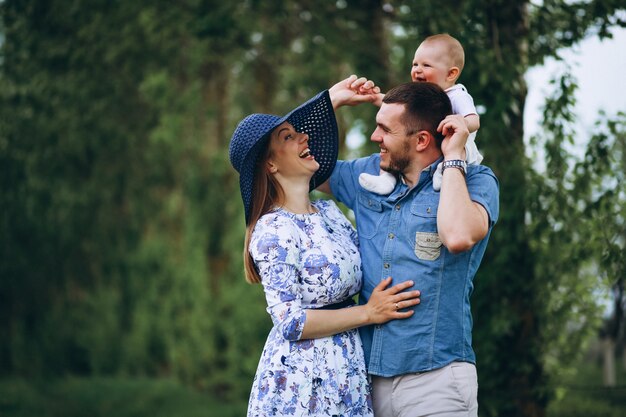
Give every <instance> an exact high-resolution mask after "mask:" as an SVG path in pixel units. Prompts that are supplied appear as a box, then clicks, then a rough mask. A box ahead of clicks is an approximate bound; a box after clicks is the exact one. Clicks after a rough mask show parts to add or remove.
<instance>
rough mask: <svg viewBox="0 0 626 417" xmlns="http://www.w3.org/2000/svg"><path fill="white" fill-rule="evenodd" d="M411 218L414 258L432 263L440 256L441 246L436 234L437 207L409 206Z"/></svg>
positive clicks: (428, 204)
mask: <svg viewBox="0 0 626 417" xmlns="http://www.w3.org/2000/svg"><path fill="white" fill-rule="evenodd" d="M411 215H412V216H411V217H412V220H413V221H414V227H415V228H412V230H415V241H414V245H415V246H414V248H415V250H414V252H415V256H417V257H418V258H419V259H422V260H424V261H434V260H436V259H437V258H439V256H440V255H441V247H442V246H443V244H442V242H441V239H440V238H439V234H438V233H437V206H436V205H435V204H430V203H421V204H414V205H413V206H411Z"/></svg>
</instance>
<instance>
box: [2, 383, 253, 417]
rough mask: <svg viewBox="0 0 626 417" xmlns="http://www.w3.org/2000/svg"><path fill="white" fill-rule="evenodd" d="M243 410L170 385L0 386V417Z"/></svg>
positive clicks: (162, 415)
mask: <svg viewBox="0 0 626 417" xmlns="http://www.w3.org/2000/svg"><path fill="white" fill-rule="evenodd" d="M245 406H246V404H245V402H243V403H242V402H239V403H236V402H231V403H223V402H218V401H216V400H215V399H212V398H210V397H208V396H207V395H206V394H202V393H200V392H197V391H195V390H193V389H191V388H188V387H184V386H183V385H181V384H180V383H179V382H176V381H174V380H171V379H170V380H166V379H165V380H148V379H133V380H126V379H113V378H90V379H84V378H67V379H61V380H56V379H53V380H41V381H38V382H28V381H26V380H22V379H4V380H0V414H1V415H2V416H4V417H85V416H89V417H145V416H153V417H171V416H176V417H211V416H215V417H230V416H232V417H235V416H241V415H242V414H243V413H245Z"/></svg>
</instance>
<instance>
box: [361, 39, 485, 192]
mask: <svg viewBox="0 0 626 417" xmlns="http://www.w3.org/2000/svg"><path fill="white" fill-rule="evenodd" d="M464 64H465V52H464V51H463V46H461V43H460V42H459V41H458V40H456V39H455V38H453V37H452V36H450V35H448V34H440V35H433V36H429V37H428V38H426V39H425V40H424V41H423V42H422V43H421V44H420V45H419V47H418V48H417V50H416V51H415V57H414V58H413V67H412V68H411V79H412V80H413V81H414V82H424V81H427V82H431V83H434V84H437V85H438V86H439V87H441V88H442V89H443V90H444V91H445V92H446V93H447V94H448V97H449V98H450V102H451V103H452V112H453V113H454V114H460V115H462V116H463V117H464V119H465V123H466V125H467V129H468V130H469V132H470V136H469V137H468V138H467V143H466V145H465V159H466V161H467V163H468V164H480V162H481V161H482V160H483V156H482V155H481V154H480V152H479V151H478V148H477V147H476V142H475V137H476V131H477V130H478V128H479V127H480V118H479V117H478V113H477V112H476V107H475V106H474V100H473V99H472V96H470V95H469V93H468V92H467V90H466V89H465V87H464V86H463V85H462V84H456V80H457V79H458V78H459V76H460V75H461V71H463V65H464ZM382 97H384V95H382V94H380V99H379V100H378V101H377V102H376V103H375V104H377V105H379V106H380V105H381V103H382ZM441 181H442V173H441V164H439V166H438V167H437V171H436V173H435V175H434V176H433V188H434V189H435V190H437V191H438V190H440V189H441ZM359 184H361V186H362V187H363V188H365V189H366V190H368V191H371V192H373V193H376V194H381V195H387V194H389V193H391V192H392V191H393V189H394V187H395V185H396V177H395V176H394V175H393V174H391V173H389V172H386V171H383V170H381V172H380V175H379V176H376V175H371V174H366V173H362V174H361V175H360V176H359Z"/></svg>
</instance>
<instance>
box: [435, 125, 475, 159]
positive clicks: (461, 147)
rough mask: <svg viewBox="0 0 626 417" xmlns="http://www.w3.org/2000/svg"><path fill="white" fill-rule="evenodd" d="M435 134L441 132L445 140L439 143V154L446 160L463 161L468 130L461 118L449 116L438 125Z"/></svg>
mask: <svg viewBox="0 0 626 417" xmlns="http://www.w3.org/2000/svg"><path fill="white" fill-rule="evenodd" d="M437 132H441V133H442V134H443V135H444V136H445V138H444V139H443V142H442V143H441V152H442V153H443V156H444V158H445V159H446V160H450V159H463V160H465V143H466V142H467V137H468V136H469V130H467V125H466V124H465V120H463V117H462V116H461V115H458V114H451V115H449V116H446V118H445V119H443V120H442V121H441V123H439V126H438V127H437Z"/></svg>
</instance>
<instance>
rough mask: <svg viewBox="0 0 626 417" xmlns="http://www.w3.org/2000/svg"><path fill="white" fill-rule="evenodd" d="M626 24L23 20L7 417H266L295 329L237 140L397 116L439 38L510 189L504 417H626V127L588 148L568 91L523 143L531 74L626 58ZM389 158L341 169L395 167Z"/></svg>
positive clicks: (11, 120) (531, 10)
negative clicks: (615, 43)
mask: <svg viewBox="0 0 626 417" xmlns="http://www.w3.org/2000/svg"><path fill="white" fill-rule="evenodd" d="M625 12H626V7H625V5H624V3H623V1H617V0H606V1H583V2H577V1H553V0H547V1H542V2H532V3H531V2H529V1H501V0H500V1H497V0H490V1H488V0H471V1H469V0H468V1H451V0H439V1H426V0H422V1H419V0H415V1H383V0H378V1H376V0H371V1H367V0H354V1H352V0H338V1H310V0H299V1H296V0H275V1H260V0H246V1H240V0H229V1H223V0H220V1H217V0H209V1H199V0H179V1H145V0H134V1H120V0H118V1H115V0H91V1H80V0H64V1H61V0H48V1H43V0H40V1H36V0H13V1H11V0H3V1H0V15H1V22H0V51H1V55H0V100H1V101H0V103H1V104H0V105H1V116H2V117H1V118H0V184H1V189H0V416H2V417H14V416H23V417H26V416H28V417H30V416H55V417H56V416H121V417H125V416H148V415H149V416H177V417H185V416H241V415H244V414H245V409H246V402H247V396H248V393H249V389H250V386H251V383H252V378H253V375H254V372H255V369H256V365H257V362H258V359H259V356H260V353H261V350H262V346H263V343H264V341H265V337H266V335H267V332H268V330H269V328H270V326H271V322H270V319H269V317H268V315H267V314H266V313H265V300H264V297H263V292H262V288H261V287H260V286H258V285H257V286H251V285H248V284H246V283H245V282H244V278H243V266H242V260H241V252H242V247H243V236H244V221H243V212H242V204H241V201H240V196H239V188H238V178H237V175H236V172H235V171H234V170H233V169H232V168H231V166H230V163H229V161H228V143H229V139H230V135H231V133H232V131H233V129H234V127H235V125H236V123H237V122H238V121H239V120H240V119H241V118H242V117H243V116H245V115H246V114H249V113H252V112H266V113H274V114H282V113H285V112H286V111H288V110H289V109H291V108H292V107H294V106H296V105H297V104H299V103H300V102H302V101H304V100H305V99H307V98H308V97H310V96H312V95H313V94H315V93H316V92H318V91H320V90H322V89H325V88H328V87H329V86H331V85H332V84H334V83H335V82H336V81H338V80H340V79H343V78H345V77H347V76H348V75H350V74H351V73H356V74H359V75H365V76H367V77H369V78H371V79H373V80H375V81H376V82H377V83H378V84H379V85H380V86H381V87H382V89H383V91H385V90H387V89H388V88H390V87H392V86H393V85H395V84H397V83H399V82H405V81H409V69H410V63H411V60H412V57H413V53H414V51H415V48H416V47H417V45H418V44H419V42H420V40H421V39H423V38H424V37H425V36H427V35H430V34H434V33H440V32H448V33H450V34H452V35H453V36H455V37H457V38H458V39H459V40H460V41H461V43H462V44H463V45H464V47H465V51H466V68H465V70H464V71H463V74H462V76H461V79H460V82H462V83H463V84H465V85H466V86H467V87H468V88H469V91H470V93H471V94H472V95H473V97H474V100H475V102H476V104H477V105H478V106H479V108H480V109H481V129H480V131H479V134H478V145H479V147H480V149H481V150H482V151H483V153H484V155H485V161H484V162H485V164H487V165H489V166H490V167H492V168H493V170H494V171H495V172H496V174H497V176H498V178H499V179H500V185H501V218H500V221H499V223H498V224H497V226H496V229H495V230H494V233H493V235H492V238H491V243H490V247H489V249H488V253H487V255H486V257H485V259H484V261H483V265H482V267H481V269H480V271H479V273H478V275H477V277H476V279H475V283H476V291H475V293H474V295H473V297H472V303H473V316H474V326H475V329H474V345H475V348H476V351H477V356H478V373H479V385H480V390H479V397H480V398H479V401H480V414H481V416H506V417H509V416H528V417H530V416H546V415H547V416H553V417H557V416H579V415H580V416H583V415H584V416H594V415H597V416H623V415H626V375H625V371H624V369H625V368H624V367H625V366H626V354H625V353H624V339H625V336H624V334H625V328H626V326H625V324H624V311H625V306H626V295H625V294H624V282H625V278H626V273H625V271H626V259H625V257H626V255H625V253H626V250H625V244H626V183H625V172H626V115H625V114H624V113H621V112H619V113H617V114H598V116H597V120H598V121H597V124H596V125H595V127H594V129H593V131H591V132H581V131H578V130H577V129H576V128H575V121H576V118H577V115H576V114H575V112H574V104H575V92H576V88H577V80H576V79H575V78H574V77H573V76H572V74H571V73H569V72H568V71H563V72H561V73H558V74H555V75H554V78H553V83H552V91H551V92H550V94H548V95H546V97H545V106H544V113H543V122H542V129H541V133H540V134H538V135H534V136H533V137H532V138H530V140H527V141H526V142H524V131H523V109H524V103H525V98H526V96H527V86H526V81H525V79H524V74H525V73H526V71H527V70H528V69H530V68H533V67H536V66H538V65H541V64H542V63H543V61H544V60H545V59H547V58H550V57H558V54H559V50H563V48H568V47H571V46H572V45H576V44H577V43H579V42H580V41H581V40H583V39H585V38H588V37H600V38H606V37H611V32H612V30H614V29H615V28H616V27H624V26H626V17H625ZM616 53H624V52H623V50H620V51H616ZM598 64H599V65H610V63H598ZM590 76H593V74H590ZM621 82H622V81H621V80H615V84H616V86H617V85H619V84H620V83H621ZM374 115H375V108H374V107H373V106H359V107H357V108H347V109H346V108H344V109H341V110H339V111H338V113H337V118H338V122H339V126H340V132H341V135H342V137H345V135H346V134H347V133H348V132H349V131H350V129H354V130H353V132H360V133H361V134H362V135H365V137H369V133H370V132H371V131H372V129H373V126H374V124H373V122H374ZM365 142H366V143H365V144H363V145H362V146H361V147H359V148H357V149H347V148H346V147H344V148H343V149H342V150H341V152H342V156H344V157H354V156H358V155H365V154H367V153H368V152H370V151H372V150H374V148H373V147H372V146H371V144H370V143H367V142H369V141H365ZM580 146H584V147H585V150H584V152H582V153H581V152H578V153H577V154H579V155H580V154H582V155H584V156H583V157H576V156H575V154H574V153H573V152H572V148H573V147H580ZM533 155H535V156H537V155H539V156H537V158H539V161H538V162H539V163H533V162H532V161H531V157H532V156H533Z"/></svg>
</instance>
